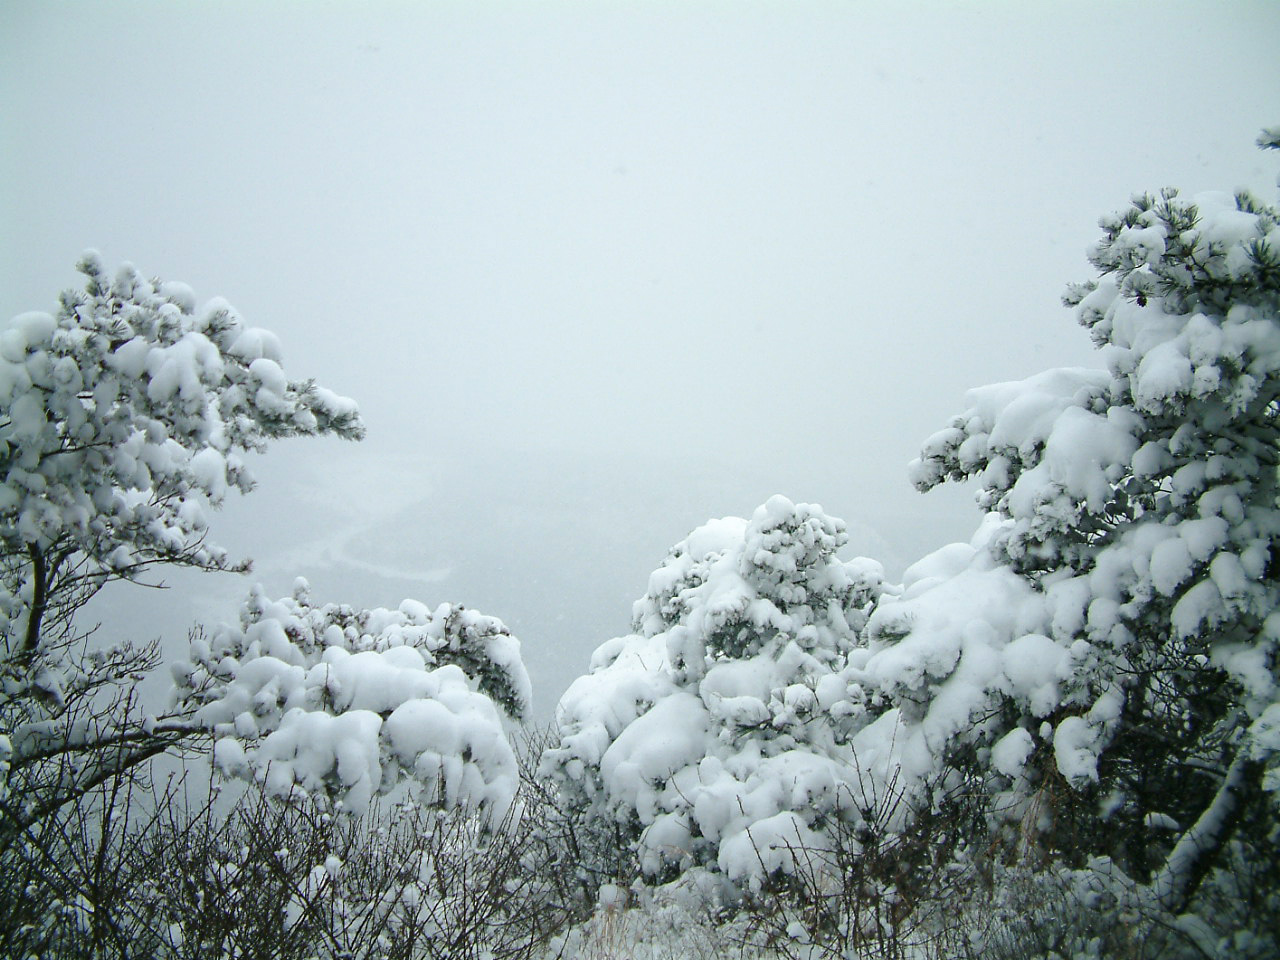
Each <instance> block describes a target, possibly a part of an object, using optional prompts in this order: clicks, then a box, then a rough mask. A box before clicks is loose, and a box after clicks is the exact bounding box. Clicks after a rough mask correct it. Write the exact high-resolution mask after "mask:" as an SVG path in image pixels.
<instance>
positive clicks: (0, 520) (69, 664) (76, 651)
mask: <svg viewBox="0 0 1280 960" xmlns="http://www.w3.org/2000/svg"><path fill="white" fill-rule="evenodd" d="M79 269H80V272H81V273H82V274H84V276H85V286H84V289H83V290H69V291H67V292H65V293H63V295H62V297H61V300H60V305H59V308H58V310H57V311H56V312H55V313H53V314H48V313H24V314H21V315H19V316H17V317H15V318H14V319H13V320H12V321H11V322H10V323H9V325H8V326H7V327H6V328H4V329H3V330H2V331H0V740H3V741H4V743H5V744H6V745H7V748H8V749H7V756H6V758H5V759H6V760H7V762H8V771H7V777H6V780H7V791H6V792H5V794H4V795H3V796H0V852H3V851H4V850H5V849H7V847H8V845H9V844H10V843H11V842H13V840H14V838H15V837H16V836H17V835H18V834H20V833H21V832H22V831H23V830H26V829H27V828H29V827H30V826H31V825H32V824H34V823H35V822H37V821H39V820H40V819H41V818H43V817H46V816H49V815H51V814H52V813H53V812H55V811H56V810H57V809H58V808H59V807H60V806H61V805H62V804H64V803H66V802H67V801H69V800H75V799H76V798H77V797H79V796H80V795H81V794H83V793H84V792H85V791H88V790H92V789H93V788H94V787H95V786H96V785H98V784H101V783H104V782H107V781H110V780H112V779H113V778H115V777H117V776H119V775H120V774H122V773H125V772H127V771H129V770H130V769H132V768H133V767H134V766H135V765H137V764H139V763H142V762H144V761H146V760H147V759H148V758H150V757H152V756H154V755H156V754H157V753H159V752H161V751H163V750H165V749H167V748H168V747H170V746H172V745H173V744H174V743H176V742H178V741H180V740H181V739H183V738H184V737H186V736H188V735H189V733H190V732H191V729H192V728H191V727H190V726H189V724H188V723H187V722H186V720H187V718H185V717H182V716H162V717H148V718H145V722H144V718H143V717H142V716H141V715H140V712H139V710H138V709H137V704H136V702H135V700H136V694H135V689H134V688H135V684H136V682H137V680H138V679H139V678H140V677H141V676H142V675H144V674H146V673H147V672H149V671H150V670H152V669H154V667H155V666H156V665H157V664H158V656H157V651H156V648H155V646H154V645H152V646H141V647H140V646H137V645H134V644H131V643H128V642H125V643H121V644H116V645H113V646H112V645H106V644H100V643H95V644H94V645H93V646H92V648H90V647H88V646H87V645H86V644H85V643H84V641H85V639H86V636H87V634H88V633H91V632H92V628H89V629H85V628H84V627H83V626H82V625H79V624H77V623H76V614H77V612H78V611H79V610H80V609H81V607H82V606H83V605H84V604H85V603H86V602H87V601H88V599H89V598H90V597H92V596H93V595H94V594H95V593H96V592H97V591H98V590H99V589H101V587H102V586H103V585H104V584H106V583H108V582H110V581H113V580H138V579H143V578H145V577H146V575H147V572H148V571H150V570H152V569H154V568H155V567H157V566H159V565H178V566H185V567H194V568H197V569H202V570H240V569H244V568H245V567H246V565H247V564H245V563H243V562H238V561H234V560H232V559H231V558H229V557H228V556H227V553H226V551H225V550H223V549H222V548H220V547H218V546H217V545H216V544H215V543H214V542H213V541H212V540H211V539H210V537H209V531H208V520H209V512H210V510H211V509H213V508H216V507H218V506H219V505H220V504H221V503H222V502H223V500H224V498H225V496H226V494H227V492H228V491H229V490H233V489H234V490H239V491H248V490H249V489H251V487H252V483H253V481H252V479H251V477H250V476H249V473H248V471H247V470H246V468H245V465H244V462H243V461H242V459H241V454H243V453H244V452H245V451H247V450H253V451H257V450H262V449H264V448H265V447H266V446H267V444H268V442H269V441H271V440H275V439H278V438H281V437H289V436H302V435H317V434H327V433H333V434H337V435H338V436H342V437H346V438H350V439H355V438H359V437H360V436H362V435H363V433H364V427H363V425H362V423H361V421H360V417H359V414H358V412H357V410H356V406H355V404H354V403H353V402H352V401H350V400H348V399H346V398H344V397H339V396H337V395H336V394H334V393H332V392H330V391H328V390H326V389H324V388H322V387H320V386H317V385H316V384H315V383H314V382H313V381H310V380H303V381H298V380H291V379H289V378H288V377H286V375H285V373H284V370H283V367H282V366H281V353H280V346H279V344H278V342H277V341H276V339H275V337H274V336H272V335H271V334H270V333H267V332H266V331H264V330H259V329H255V328H251V327H248V326H246V325H245V323H244V322H243V321H242V320H241V319H240V317H239V316H238V315H237V314H236V312H235V311H234V310H233V309H232V308H231V307H230V306H228V305H227V304H226V303H225V302H223V301H221V300H214V301H211V302H210V303H208V304H207V305H206V306H204V307H203V308H201V309H199V310H197V308H196V305H195V299H194V296H193V294H192V292H191V290H190V288H188V287H186V286H185V285H184V284H180V283H162V282H160V281H148V280H146V279H144V278H143V277H142V276H140V275H139V274H138V272H137V271H136V270H135V269H134V268H133V267H132V266H130V265H127V264H126V265H125V266H123V267H121V268H120V270H119V271H117V273H116V274H115V276H114V277H109V276H108V275H107V274H106V272H105V271H104V269H103V267H102V265H101V263H100V262H99V261H98V258H97V256H96V255H94V254H87V255H86V256H85V257H84V259H83V260H82V261H81V263H80V264H79Z"/></svg>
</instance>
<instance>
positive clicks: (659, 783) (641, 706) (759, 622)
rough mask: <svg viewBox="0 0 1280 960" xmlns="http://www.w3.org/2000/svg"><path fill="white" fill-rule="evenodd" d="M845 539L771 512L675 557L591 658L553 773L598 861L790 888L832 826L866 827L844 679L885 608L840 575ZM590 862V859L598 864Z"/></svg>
mask: <svg viewBox="0 0 1280 960" xmlns="http://www.w3.org/2000/svg"><path fill="white" fill-rule="evenodd" d="M846 541H847V534H846V533H845V528H844V525H843V523H841V522H840V521H838V520H834V519H832V518H830V517H828V516H827V515H826V514H824V513H823V512H822V510H821V508H819V507H817V506H811V505H808V504H793V503H792V502H791V501H789V500H787V499H786V498H785V497H781V496H775V497H773V498H771V499H770V500H769V501H768V502H767V503H766V504H764V505H763V506H761V507H760V508H758V509H757V510H756V511H755V513H754V515H753V516H752V518H751V519H750V520H749V521H748V520H743V519H740V518H737V517H729V518H725V519H722V520H714V521H711V522H710V523H707V524H705V525H704V526H702V527H699V528H698V529H696V530H694V531H693V532H692V533H691V534H689V536H688V537H687V538H686V539H685V540H683V541H681V542H680V543H678V544H677V545H676V546H675V547H674V548H673V549H672V551H671V553H670V555H669V556H668V557H667V559H666V560H665V561H664V562H663V564H662V566H660V567H659V568H658V569H657V570H656V571H654V573H653V574H652V576H651V577H650V579H649V589H648V592H647V593H646V594H645V596H644V597H643V598H642V599H641V600H639V601H638V602H637V603H636V605H635V610H634V628H635V631H636V632H635V633H634V634H632V635H630V636H626V637H619V638H617V639H614V640H610V641H608V642H606V643H605V644H603V645H602V646H601V647H600V648H599V649H597V650H596V652H595V654H594V656H593V658H592V662H591V672H590V673H589V674H588V675H586V676H584V677H581V678H579V679H578V680H577V681H575V682H574V683H573V685H572V686H571V687H570V688H569V690H568V691H567V692H566V693H565V695H564V697H563V699H562V700H561V702H560V705H559V709H558V714H557V724H558V728H559V742H558V743H557V744H555V745H553V747H552V748H551V749H549V750H547V751H546V753H545V754H544V756H543V764H542V768H543V770H544V772H545V774H546V775H547V776H548V777H551V778H553V779H554V781H555V783H556V784H557V787H558V789H559V792H560V800H561V802H562V803H563V804H564V805H565V806H566V807H567V808H569V809H571V810H576V811H578V812H579V813H580V814H581V816H582V818H583V821H584V825H585V827H586V832H587V833H588V835H589V836H593V837H594V838H595V840H596V844H595V847H594V849H595V850H596V851H597V854H596V855H597V857H598V858H599V860H598V861H597V862H594V863H590V864H588V865H587V866H588V867H589V868H590V869H596V870H599V871H600V872H601V873H602V874H604V875H606V876H607V875H608V874H609V873H610V872H611V871H615V872H617V871H625V865H624V864H622V863H618V862H614V863H610V862H608V860H609V858H610V857H614V858H615V859H616V858H617V857H619V856H622V855H624V854H625V852H628V851H634V853H635V855H636V856H637V857H638V864H639V866H640V868H641V870H642V871H643V872H644V873H646V874H649V875H654V876H661V875H665V874H668V873H670V872H671V871H673V870H677V869H680V868H685V867H688V866H691V865H694V864H698V865H703V866H707V867H710V868H712V869H714V870H716V871H719V872H721V873H722V874H723V875H724V876H725V877H727V878H729V879H730V880H731V881H732V882H734V883H735V884H739V885H744V884H749V883H751V882H752V881H756V882H758V881H759V880H760V879H761V878H762V877H764V876H766V875H769V874H773V873H777V872H781V873H786V872H788V871H790V870H792V869H793V868H794V866H795V864H794V857H795V855H796V851H797V850H799V849H801V848H805V847H814V846H820V845H821V844H822V836H823V833H824V831H825V830H826V829H827V827H828V825H829V824H832V823H834V822H836V821H838V820H839V819H840V818H850V817H857V816H859V815H860V814H859V810H858V804H857V803H856V802H855V794H857V795H859V796H860V794H859V793H858V790H857V772H856V769H855V764H854V758H853V756H852V754H851V753H850V750H849V746H848V738H849V734H850V733H851V732H852V731H853V730H854V729H856V727H857V725H858V722H859V717H860V715H861V713H862V712H863V709H864V708H863V706H862V704H861V691H860V690H859V689H857V688H856V687H852V688H851V687H850V685H849V684H848V683H847V682H846V680H845V678H844V676H843V674H842V671H843V670H844V668H845V665H846V661H847V659H848V657H849V655H850V653H851V651H853V649H854V648H855V646H856V645H857V643H858V631H859V629H860V628H861V627H862V625H863V623H864V622H865V620H866V617H867V613H868V611H869V610H870V608H871V606H872V605H873V604H874V603H875V601H876V599H877V598H878V597H879V596H880V595H881V593H882V592H883V591H884V589H885V588H884V584H883V574H882V570H881V567H880V565H879V564H878V563H875V562H874V561H871V560H865V559H859V560H852V561H842V560H839V559H838V558H837V557H836V552H837V551H838V550H839V549H840V548H841V547H842V546H843V545H844V544H845V543H846ZM588 859H590V858H588Z"/></svg>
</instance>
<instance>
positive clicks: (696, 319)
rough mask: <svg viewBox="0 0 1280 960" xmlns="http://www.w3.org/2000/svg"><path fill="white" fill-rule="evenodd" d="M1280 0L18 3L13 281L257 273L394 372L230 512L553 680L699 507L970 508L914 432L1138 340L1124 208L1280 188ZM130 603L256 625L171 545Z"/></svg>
mask: <svg viewBox="0 0 1280 960" xmlns="http://www.w3.org/2000/svg"><path fill="white" fill-rule="evenodd" d="M1277 38H1280V4H1275V3H1274V2H1258V3H1243V2H1219V3H1207V2H1196V3H1177V2H1146V3H1136V2H1134V3H1131V2H1109V3H1087V4H1086V3H1073V2H1056V3H1036V2H1028V3H1016V4H1015V3H1012V2H1006V3H979V2H970V3H963V4H961V3H946V4H944V3H925V2H913V3H900V4H887V3H878V4H872V3H859V2H845V3H834V2H821V3H819V2H785V3H784V2H775V3H750V2H735V3H704V2H697V0H690V2H685V3H681V4H676V3H656V2H653V3H603V2H597V3H587V2H579V3H567V2H553V0H551V2H541V3H534V2H526V3H488V2H478V3H460V2H459V3H433V2H423V3H408V2H401V3H376V2H373V3H362V4H357V3H354V2H350V3H324V2H311V3H282V2H276V3H270V2H260V3H208V2H206V3H194V2H182V0H165V2H163V3H159V2H153V3H141V2H138V3H125V2H114V3H108V2H97V3H61V2H27V0H0V102H3V103H4V105H5V108H4V110H3V113H2V114H0V164H2V166H0V311H2V312H3V314H4V315H5V316H6V317H7V316H11V315H13V314H14V313H17V312H19V311H23V310H29V309H50V308H51V307H52V306H53V304H54V302H55V298H56V295H57V293H58V291H59V290H60V289H62V288H63V287H65V286H67V285H70V284H72V283H74V282H75V280H76V277H75V275H74V271H73V269H72V265H73V263H74V261H75V260H76V258H77V257H78V255H79V253H80V251H81V250H82V249H84V248H86V247H96V248H97V249H99V250H100V251H101V252H102V254H103V256H104V258H105V260H106V262H107V263H108V264H109V265H115V264H117V263H119V262H120V261H121V260H125V259H127V260H131V261H133V262H134V263H135V264H137V266H138V267H139V268H140V269H141V270H142V271H143V272H144V273H146V274H149V275H158V276H162V277H165V278H168V279H175V280H183V281H186V282H188V283H190V284H191V285H192V286H193V287H194V288H195V290H196V293H197V296H198V298H200V299H202V300H203V299H206V298H208V297H211V296H214V295H222V296H225V297H226V298H227V299H228V300H230V301H231V302H232V303H233V304H235V306H236V307H237V308H238V309H239V310H240V311H241V313H242V314H243V315H244V316H245V318H246V319H247V320H248V322H250V323H251V324H255V325H259V326H264V327H267V328H269V329H271V330H273V331H275V332H276V333H277V334H279V336H280V338H281V340H282V342H283V344H284V350H285V359H286V365H285V366H286V371H287V372H288V373H290V374H291V375H293V376H315V377H316V378H317V379H319V380H320V381H321V382H322V383H324V384H325V385H327V386H329V387H331V388H332V389H335V390H337V391H339V392H341V393H345V394H348V395H350V396H353V397H355V398H356V399H357V400H358V401H359V402H360V405H361V409H362V411H363V413H364V415H365V418H366V420H367V422H368V426H369V438H368V440H367V441H365V442H364V443H363V444H360V445H348V444H342V443H338V442H331V441H311V442H307V441H295V442H290V443H286V444H283V445H280V446H278V447H277V448H276V449H274V450H273V451H272V452H271V453H270V454H268V456H267V457H266V458H265V459H263V460H262V461H261V462H260V464H259V466H258V468H257V474H258V476H259V478H260V480H261V486H260V488H259V489H258V490H257V491H256V492H255V493H254V494H252V495H251V496H250V497H248V498H245V499H243V500H242V501H240V502H236V503H233V504H230V505H229V506H228V508H227V509H226V510H225V511H224V512H223V515H222V516H220V517H219V518H218V522H217V525H216V526H215V532H216V533H218V534H219V535H220V538H221V541H222V542H223V543H224V544H225V545H226V546H228V547H229V548H231V549H232V550H233V552H235V553H236V554H238V555H249V556H252V557H254V558H255V559H256V560H257V568H256V571H255V573H254V575H253V576H254V578H255V579H257V580H260V581H262V582H263V583H264V584H265V585H266V587H267V589H268V590H269V591H271V592H273V593H275V594H280V593H284V592H287V591H288V589H289V587H290V584H291V583H292V580H293V578H294V577H295V576H298V575H303V576H306V577H308V578H309V579H310V580H311V581H312V584H313V587H314V588H315V591H316V593H317V595H318V598H319V599H332V600H343V601H349V602H354V603H361V604H381V605H394V604H395V603H397V602H399V600H400V599H402V598H403V597H405V596H413V597H417V598H419V599H422V600H424V601H427V602H430V603H435V602H439V601H442V600H452V601H455V602H461V603H465V604H467V605H468V606H475V607H478V608H480V609H482V610H484V611H485V612H486V613H492V614H495V615H497V616H500V617H502V618H503V619H504V620H506V621H507V622H508V623H509V624H511V625H512V627H513V628H514V629H515V630H516V632H517V633H518V635H520V636H521V637H522V639H523V640H524V642H525V647H524V649H525V658H526V661H527V663H528V664H529V667H530V672H531V673H532V675H533V678H534V683H535V688H536V699H537V704H538V708H539V711H540V712H541V713H542V714H543V715H546V714H547V713H548V712H549V709H550V706H551V704H552V703H553V702H554V700H555V698H556V697H557V696H558V695H559V693H560V691H561V690H562V689H563V687H564V686H565V685H566V684H567V683H568V681H569V680H571V679H572V678H573V677H574V676H576V675H577V674H578V673H580V672H582V671H583V670H585V668H586V664H587V658H588V656H589V653H590V651H591V649H592V648H594V646H595V645H596V644H598V643H599V642H601V641H603V640H605V639H607V638H608V637H610V636H612V635H614V634H616V633H620V632H624V631H625V630H626V628H627V624H628V619H629V616H630V604H631V601H632V600H634V599H635V598H636V597H638V596H639V595H640V594H641V593H642V592H643V591H644V588H645V579H646V576H647V574H648V572H649V571H650V570H651V569H652V568H653V567H655V566H656V565H657V563H658V562H659V561H660V560H661V559H662V556H663V555H664V553H665V550H666V548H667V547H668V546H669V545H670V544H672V543H674V542H675V541H676V540H678V539H680V538H681V537H683V535H684V534H685V533H686V532H687V531H688V530H689V529H690V528H691V527H692V526H694V525H696V524H698V523H700V522H702V521H703V520H705V519H707V518H710V517H713V516H722V515H726V514H749V512H750V511H751V509H752V508H753V507H754V506H755V505H756V504H758V503H760V502H762V501H763V500H764V499H765V498H766V497H767V496H768V495H770V494H772V493H775V492H781V493H785V494H787V495H788V496H790V497H791V498H792V499H795V500H805V501H810V502H818V503H821V504H823V505H824V506H825V507H826V508H827V510H828V511H829V512H831V513H833V514H835V515H836V516H840V517H843V518H844V519H846V520H847V521H848V522H849V524H850V527H851V530H852V533H853V539H854V544H853V546H854V547H856V548H857V552H861V553H867V554H870V555H872V556H876V557H878V558H879V559H881V560H883V561H884V562H885V563H886V566H888V567H889V568H890V570H891V572H894V573H897V572H900V570H901V569H902V567H903V565H904V564H906V563H909V562H911V561H912V560H914V559H916V558H918V557H919V556H920V555H922V554H923V553H924V552H927V551H928V550H931V549H934V548H936V547H938V546H941V545H942V544H944V543H946V542H949V541H951V540H954V539H964V538H967V537H968V535H969V533H970V532H971V530H972V529H973V527H974V526H975V525H976V523H977V520H978V515H977V513H976V511H975V509H974V508H973V506H972V505H971V502H970V497H969V494H968V492H967V491H964V490H955V491H937V492H934V493H932V494H929V495H928V496H923V497H922V496H920V495H919V494H917V493H915V492H914V490H912V488H911V487H910V485H909V484H908V482H907V480H906V477H905V464H906V462H907V461H908V460H909V459H910V458H911V457H913V456H914V455H915V453H916V450H917V448H918V446H919V444H920V442H921V441H922V440H923V439H924V438H925V437H926V436H928V435H929V434H930V433H932V432H933V431H934V430H937V429H939V428H940V427H942V426H944V425H945V423H946V420H947V418H948V417H949V416H950V415H951V414H953V413H954V412H956V411H957V410H958V409H959V408H960V404H961V403H962V399H963V392H964V390H965V389H967V388H968V387H971V386H976V385H979V384H983V383H987V382H990V381H996V380H1007V379H1014V378H1018V377H1023V376H1027V375H1029V374H1031V373H1034V372H1037V371H1038V370H1040V369H1043V368H1044V367H1047V366H1060V365H1072V364H1082V363H1094V362H1095V361H1094V359H1093V357H1092V356H1091V351H1090V349H1089V345H1088V341H1087V338H1086V337H1085V335H1084V333H1083V331H1081V330H1080V329H1079V328H1077V327H1076V326H1075V324H1074V322H1073V320H1072V317H1071V315H1070V313H1069V312H1068V311H1066V310H1065V309H1063V308H1062V307H1061V306H1060V305H1059V303H1058V297H1059V295H1060V294H1061V292H1062V289H1063V287H1064V285H1065V284H1066V283H1067V281H1070V280H1078V279H1086V278H1088V277H1089V276H1090V275H1091V269H1090V268H1089V266H1088V264H1087V263H1086V261H1085V257H1084V254H1085V251H1086V249H1087V247H1088V246H1089V244H1090V243H1091V242H1092V241H1093V240H1094V238H1095V235H1096V233H1097V228H1096V221H1097V218H1098V217H1099V216H1100V215H1102V214H1104V213H1106V212H1108V211H1110V210H1113V209H1116V208H1118V207H1120V206H1122V205H1123V204H1124V203H1125V201H1126V200H1127V198H1128V196H1129V195H1130V194H1131V193H1133V192H1135V191H1141V190H1147V189H1156V188H1159V187H1161V186H1164V185H1166V184H1172V185H1177V186H1180V187H1182V188H1183V189H1184V190H1185V191H1187V192H1195V191H1199V190H1204V189H1234V188H1236V187H1238V186H1250V187H1253V188H1254V189H1255V190H1259V191H1261V192H1263V193H1264V194H1265V195H1267V196H1268V197H1270V196H1273V195H1274V183H1275V172H1276V167H1277V164H1276V162H1275V160H1274V159H1273V157H1269V156H1267V155H1264V154H1262V153H1260V152H1258V151H1257V150H1256V149H1254V147H1253V145H1252V144H1253V139H1254V137H1255V136H1256V134H1257V132H1258V130H1259V129H1260V128H1261V127H1262V126H1264V125H1273V124H1276V123H1280V113H1278V112H1277V111H1278V110H1280V64H1277V61H1276V58H1275V42H1276V39H1277ZM171 582H172V583H173V584H174V586H175V589H173V590H170V591H168V592H167V593H165V594H155V593H144V594H142V595H141V597H137V596H132V595H131V596H130V597H128V598H126V599H125V600H117V602H116V604H115V605H114V606H112V605H107V606H105V607H104V608H103V611H102V613H101V615H102V616H103V617H104V619H105V620H106V621H107V626H108V629H111V630H128V629H136V630H138V631H139V632H140V634H141V635H142V636H143V637H148V636H153V635H157V634H161V633H163V634H165V635H167V636H177V637H178V638H179V639H180V638H181V636H182V634H183V633H184V631H185V625H186V624H188V623H190V622H191V621H193V620H197V619H199V620H202V621H206V622H209V621H217V620H226V619H232V618H234V616H235V606H236V603H237V600H238V598H239V596H241V595H242V594H243V593H244V591H245V589H246V588H247V586H248V584H247V583H245V582H241V581H240V580H238V579H237V578H233V577H229V576H228V577H224V578H210V577H201V578H181V577H179V578H171Z"/></svg>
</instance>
